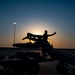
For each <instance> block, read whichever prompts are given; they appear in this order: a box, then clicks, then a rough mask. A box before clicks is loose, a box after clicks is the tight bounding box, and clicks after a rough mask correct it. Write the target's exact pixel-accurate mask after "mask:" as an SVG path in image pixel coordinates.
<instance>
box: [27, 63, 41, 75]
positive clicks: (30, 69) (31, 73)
mask: <svg viewBox="0 0 75 75" xmlns="http://www.w3.org/2000/svg"><path fill="white" fill-rule="evenodd" d="M39 70H40V66H39V64H38V63H37V62H32V63H29V64H28V66H27V68H26V73H27V74H28V75H37V74H38V72H39Z"/></svg>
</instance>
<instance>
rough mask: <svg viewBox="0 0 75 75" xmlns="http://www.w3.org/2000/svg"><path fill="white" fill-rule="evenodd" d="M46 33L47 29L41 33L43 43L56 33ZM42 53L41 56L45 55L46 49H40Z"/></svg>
mask: <svg viewBox="0 0 75 75" xmlns="http://www.w3.org/2000/svg"><path fill="white" fill-rule="evenodd" d="M47 33H48V32H47V30H45V32H44V34H43V41H44V43H45V42H46V41H47V39H48V37H49V36H53V35H55V34H56V32H54V33H53V34H47ZM42 54H43V57H46V51H45V50H44V49H43V50H42Z"/></svg>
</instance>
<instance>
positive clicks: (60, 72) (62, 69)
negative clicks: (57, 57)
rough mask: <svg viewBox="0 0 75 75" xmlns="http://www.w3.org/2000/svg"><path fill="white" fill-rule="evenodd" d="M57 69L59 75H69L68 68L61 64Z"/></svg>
mask: <svg viewBox="0 0 75 75" xmlns="http://www.w3.org/2000/svg"><path fill="white" fill-rule="evenodd" d="M56 69H57V72H58V73H59V74H63V73H67V72H68V70H67V68H66V67H65V66H64V65H61V64H58V65H57V66H56Z"/></svg>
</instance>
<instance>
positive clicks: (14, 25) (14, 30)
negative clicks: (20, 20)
mask: <svg viewBox="0 0 75 75" xmlns="http://www.w3.org/2000/svg"><path fill="white" fill-rule="evenodd" d="M13 24H14V43H15V37H16V35H15V34H16V22H14V23H13Z"/></svg>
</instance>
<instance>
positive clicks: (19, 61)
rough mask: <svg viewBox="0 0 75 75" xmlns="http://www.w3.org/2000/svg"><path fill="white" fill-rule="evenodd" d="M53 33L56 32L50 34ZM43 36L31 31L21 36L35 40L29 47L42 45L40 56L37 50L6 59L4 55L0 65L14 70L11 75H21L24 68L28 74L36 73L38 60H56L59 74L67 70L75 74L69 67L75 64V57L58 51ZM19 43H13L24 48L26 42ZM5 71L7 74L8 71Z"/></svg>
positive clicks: (33, 74)
mask: <svg viewBox="0 0 75 75" xmlns="http://www.w3.org/2000/svg"><path fill="white" fill-rule="evenodd" d="M54 34H56V32H54V33H53V34H52V35H54ZM43 38H44V36H43V35H35V34H32V33H28V34H27V36H26V37H24V38H23V40H24V39H29V40H33V41H35V42H34V44H32V43H31V44H30V45H31V46H28V47H29V48H34V46H36V47H37V48H39V47H42V50H41V51H42V56H41V55H39V54H38V53H37V52H35V53H34V52H28V53H24V52H18V53H17V54H16V55H15V56H10V57H9V58H8V59H5V58H4V57H2V58H0V59H1V60H0V65H3V66H4V67H6V69H8V67H10V68H11V69H10V70H13V72H14V73H13V75H23V71H24V70H26V72H27V74H28V75H37V74H38V72H39V70H40V66H39V64H38V63H39V62H51V61H55V60H58V61H59V64H58V65H57V66H56V69H57V71H58V72H59V73H60V74H61V75H64V73H68V72H69V71H70V72H71V75H75V68H70V67H74V66H75V57H74V56H72V55H69V54H66V53H63V52H60V51H58V49H55V48H53V47H52V46H51V44H50V43H49V42H48V41H47V38H46V39H43ZM21 45H23V44H13V46H15V47H20V48H24V46H25V48H26V44H25V45H23V46H21ZM27 45H29V44H27ZM36 47H35V48H36ZM46 53H47V54H48V55H47V56H50V58H47V57H46ZM15 58H16V60H15ZM6 69H5V70H4V72H5V71H6ZM70 69H71V70H70ZM4 72H3V73H4ZM6 72H7V74H8V73H9V72H8V71H6ZM3 73H2V75H5V73H4V74H3ZM67 75H68V74H67Z"/></svg>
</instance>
